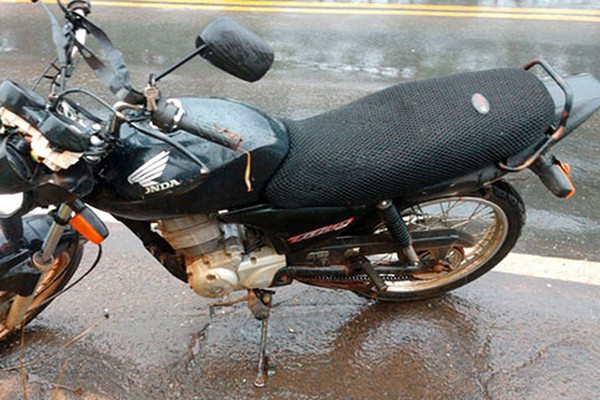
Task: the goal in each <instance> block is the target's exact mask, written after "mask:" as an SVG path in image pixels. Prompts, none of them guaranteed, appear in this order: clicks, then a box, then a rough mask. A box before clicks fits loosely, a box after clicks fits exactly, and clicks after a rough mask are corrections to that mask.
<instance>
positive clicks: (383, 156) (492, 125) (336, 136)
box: [265, 69, 554, 207]
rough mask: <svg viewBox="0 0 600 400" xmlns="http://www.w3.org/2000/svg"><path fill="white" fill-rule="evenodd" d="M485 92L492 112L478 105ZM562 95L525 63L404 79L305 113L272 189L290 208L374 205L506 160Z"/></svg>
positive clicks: (527, 142) (291, 127) (534, 134)
mask: <svg viewBox="0 0 600 400" xmlns="http://www.w3.org/2000/svg"><path fill="white" fill-rule="evenodd" d="M476 93H481V94H482V95H483V96H484V97H485V98H486V99H487V100H488V101H489V104H490V111H489V113H488V114H485V115H484V114H481V113H479V112H478V111H477V110H476V109H475V107H474V106H473V105H472V104H471V101H472V100H471V99H472V97H473V95H474V94H476ZM553 115H554V104H553V101H552V99H551V97H550V95H549V93H548V91H547V90H546V88H545V87H544V85H543V83H542V82H540V80H539V79H538V78H536V77H535V76H534V75H533V74H531V73H529V72H526V71H524V70H521V69H498V70H490V71H483V72H475V73H465V74H460V75H455V76H451V77H446V78H438V79H431V80H424V81H418V82H411V83H405V84H400V85H397V86H393V87H390V88H387V89H385V90H383V91H380V92H377V93H375V94H372V95H370V96H367V97H364V98H362V99H359V100H357V101H354V102H352V103H350V104H347V105H345V106H343V107H341V108H339V109H336V110H333V111H330V112H327V113H324V114H321V115H318V116H315V117H312V118H308V119H305V120H302V121H285V124H286V125H287V127H288V131H289V136H290V149H289V153H288V155H287V156H286V159H285V160H284V162H283V163H282V165H281V167H280V169H279V170H278V171H277V172H276V173H275V174H274V175H273V178H272V179H271V181H270V182H269V183H268V185H267V187H266V191H265V196H266V197H267V199H268V200H269V201H270V202H272V203H273V204H275V205H278V206H281V207H305V206H318V205H322V206H338V205H359V204H371V203H374V202H376V201H378V200H382V199H388V198H395V197H400V196H403V195H410V194H415V193H416V192H417V191H419V189H423V188H424V187H427V186H431V185H434V184H436V183H441V182H443V181H446V180H449V179H452V178H456V177H459V176H461V175H464V174H466V173H469V172H472V171H475V170H477V169H479V168H483V167H485V166H487V165H490V164H491V163H494V162H498V161H501V160H504V159H506V158H507V157H509V156H512V155H515V154H516V153H518V152H519V151H522V150H524V149H525V148H527V147H528V146H531V145H532V144H534V143H535V142H536V141H537V140H539V139H540V136H541V135H543V134H544V132H545V131H546V130H547V129H548V128H549V126H550V124H551V121H552V118H553Z"/></svg>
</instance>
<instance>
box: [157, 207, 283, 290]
mask: <svg viewBox="0 0 600 400" xmlns="http://www.w3.org/2000/svg"><path fill="white" fill-rule="evenodd" d="M158 230H159V231H160V233H161V235H162V237H163V238H164V239H165V240H166V241H167V242H169V244H170V245H171V246H172V247H173V248H174V249H175V250H176V251H177V252H178V253H182V254H183V255H184V256H185V259H186V269H187V274H188V282H189V284H190V286H191V287H192V289H194V291H195V292H196V293H198V294H199V295H201V296H204V297H221V296H226V295H228V294H229V293H231V292H233V291H234V290H244V289H258V288H266V287H268V286H269V285H270V284H271V282H272V281H273V278H274V276H275V274H276V273H277V271H278V270H279V269H281V268H282V267H284V266H285V265H286V259H285V256H282V255H280V254H277V252H276V251H275V250H274V249H273V248H271V247H269V246H263V247H261V248H259V249H258V250H255V251H252V252H251V253H249V254H246V253H245V248H244V227H243V226H241V225H237V224H225V223H221V222H219V221H218V220H217V218H216V215H190V216H186V217H181V218H174V219H164V220H160V221H159V222H158Z"/></svg>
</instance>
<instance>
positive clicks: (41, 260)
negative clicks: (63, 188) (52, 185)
mask: <svg viewBox="0 0 600 400" xmlns="http://www.w3.org/2000/svg"><path fill="white" fill-rule="evenodd" d="M72 212H73V210H72V209H71V207H69V206H68V205H67V204H62V205H61V206H60V207H59V208H58V211H57V212H56V214H55V216H54V221H53V222H52V225H51V226H50V229H49V230H48V233H47V234H46V237H45V239H44V243H43V244H42V248H41V249H40V250H39V251H37V252H36V253H35V254H34V255H33V257H32V264H33V266H34V267H35V268H36V269H37V270H38V271H40V272H41V275H40V277H39V278H38V281H37V284H36V286H35V289H34V290H33V292H32V293H31V294H30V295H29V296H20V295H17V296H15V298H14V300H13V303H12V305H11V307H10V311H9V312H8V316H7V318H6V322H5V326H6V328H8V330H11V331H12V330H13V329H15V328H16V327H17V326H19V325H20V324H21V322H22V321H23V318H24V317H25V314H26V313H27V310H29V308H30V307H31V304H32V303H33V299H34V298H35V295H36V293H37V290H38V287H39V285H40V283H41V282H43V281H44V278H45V276H46V273H47V272H48V271H49V270H50V268H51V267H52V265H53V264H54V252H55V251H56V248H57V247H58V244H59V243H60V239H61V237H62V235H63V233H64V231H65V229H66V227H67V224H68V223H69V220H70V219H71V213H72ZM21 229H22V228H21Z"/></svg>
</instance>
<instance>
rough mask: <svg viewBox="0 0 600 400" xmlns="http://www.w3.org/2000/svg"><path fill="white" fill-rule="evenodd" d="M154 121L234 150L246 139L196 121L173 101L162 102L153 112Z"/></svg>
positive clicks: (162, 127) (159, 124) (165, 127)
mask: <svg viewBox="0 0 600 400" xmlns="http://www.w3.org/2000/svg"><path fill="white" fill-rule="evenodd" d="M152 122H153V123H154V124H155V125H156V126H158V127H159V128H160V129H163V130H165V131H167V132H169V131H172V130H174V129H182V130H184V131H186V132H189V133H191V134H192V135H195V136H199V137H201V138H203V139H206V140H208V141H209V142H213V143H215V144H218V145H221V146H224V147H228V148H230V149H232V150H237V149H238V148H239V147H240V144H241V143H242V141H243V140H244V139H243V138H242V137H241V136H240V135H238V134H236V133H233V132H231V131H229V130H227V129H218V128H217V127H215V126H208V125H206V124H203V123H200V122H198V121H196V120H195V119H194V118H193V117H191V116H189V115H185V112H184V111H183V110H182V109H181V108H180V107H178V106H176V105H174V104H171V103H164V102H160V103H159V104H158V107H157V110H156V111H154V112H153V113H152Z"/></svg>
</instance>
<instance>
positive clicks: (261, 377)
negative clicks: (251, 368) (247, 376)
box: [248, 289, 275, 387]
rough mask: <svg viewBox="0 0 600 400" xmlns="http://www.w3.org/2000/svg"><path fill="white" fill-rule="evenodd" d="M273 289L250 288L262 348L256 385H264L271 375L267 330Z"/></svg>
mask: <svg viewBox="0 0 600 400" xmlns="http://www.w3.org/2000/svg"><path fill="white" fill-rule="evenodd" d="M274 294H275V292H273V291H271V290H261V289H255V290H249V291H248V308H249V309H250V311H251V312H252V315H254V318H256V319H257V320H259V321H260V323H261V329H260V350H259V359H258V373H257V375H256V379H255V380H254V386H256V387H263V386H265V384H266V383H267V379H268V377H269V355H268V352H267V330H268V327H269V325H268V323H269V316H270V315H271V306H272V304H273V295H274Z"/></svg>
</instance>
